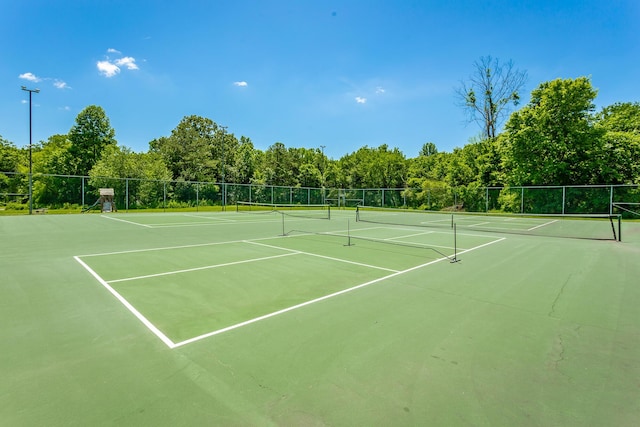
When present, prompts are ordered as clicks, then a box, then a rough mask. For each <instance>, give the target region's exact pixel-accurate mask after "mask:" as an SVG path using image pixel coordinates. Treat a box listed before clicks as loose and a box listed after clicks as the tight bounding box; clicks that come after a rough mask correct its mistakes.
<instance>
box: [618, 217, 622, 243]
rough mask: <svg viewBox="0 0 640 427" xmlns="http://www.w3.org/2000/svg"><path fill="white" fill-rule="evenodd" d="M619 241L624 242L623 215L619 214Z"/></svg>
mask: <svg viewBox="0 0 640 427" xmlns="http://www.w3.org/2000/svg"><path fill="white" fill-rule="evenodd" d="M618 242H622V215H618Z"/></svg>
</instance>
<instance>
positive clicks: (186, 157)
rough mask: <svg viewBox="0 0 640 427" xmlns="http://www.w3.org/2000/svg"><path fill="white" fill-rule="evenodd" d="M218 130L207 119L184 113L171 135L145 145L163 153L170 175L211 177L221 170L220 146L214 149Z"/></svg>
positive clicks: (191, 179) (184, 178)
mask: <svg viewBox="0 0 640 427" xmlns="http://www.w3.org/2000/svg"><path fill="white" fill-rule="evenodd" d="M218 130H219V128H218V125H217V124H216V123H215V122H213V121H212V120H211V119H207V118H204V117H200V116H194V115H192V116H185V117H183V119H182V120H181V121H180V123H179V124H178V126H176V128H175V129H173V130H172V131H171V136H169V137H161V138H158V139H155V140H153V141H151V142H150V143H149V146H150V149H151V151H153V152H158V153H160V155H161V156H162V157H163V159H164V161H165V163H166V165H167V167H168V168H169V170H171V173H172V175H173V179H180V180H185V181H215V180H216V177H217V176H219V171H220V173H221V171H222V168H221V167H220V166H221V163H222V150H220V149H215V139H216V131H218ZM214 151H216V152H215V157H214Z"/></svg>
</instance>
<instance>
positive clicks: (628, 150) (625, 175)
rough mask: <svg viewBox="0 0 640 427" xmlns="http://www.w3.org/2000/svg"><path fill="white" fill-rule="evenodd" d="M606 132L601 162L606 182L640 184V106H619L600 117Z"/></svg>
mask: <svg viewBox="0 0 640 427" xmlns="http://www.w3.org/2000/svg"><path fill="white" fill-rule="evenodd" d="M596 126H597V127H599V128H601V129H602V130H603V132H604V136H603V152H602V155H601V158H600V159H599V164H600V174H601V176H602V178H603V182H607V183H611V184H628V183H632V182H639V181H640V103H637V102H636V103H629V102H625V103H616V104H613V105H610V106H607V107H604V108H603V109H602V111H601V112H600V113H598V114H597V116H596Z"/></svg>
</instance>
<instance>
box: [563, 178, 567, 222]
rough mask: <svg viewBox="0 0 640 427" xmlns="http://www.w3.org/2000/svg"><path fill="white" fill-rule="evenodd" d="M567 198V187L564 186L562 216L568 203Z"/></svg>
mask: <svg viewBox="0 0 640 427" xmlns="http://www.w3.org/2000/svg"><path fill="white" fill-rule="evenodd" d="M566 197H567V186H566V185H563V186H562V215H564V206H565V203H566Z"/></svg>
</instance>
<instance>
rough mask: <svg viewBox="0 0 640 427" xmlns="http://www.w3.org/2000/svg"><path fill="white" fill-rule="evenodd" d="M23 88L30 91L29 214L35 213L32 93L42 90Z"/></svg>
mask: <svg viewBox="0 0 640 427" xmlns="http://www.w3.org/2000/svg"><path fill="white" fill-rule="evenodd" d="M22 90H24V91H27V92H29V215H31V214H33V157H32V151H33V148H32V147H33V143H32V126H31V105H32V104H31V94H32V93H34V92H35V93H38V92H40V89H27V87H26V86H22Z"/></svg>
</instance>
